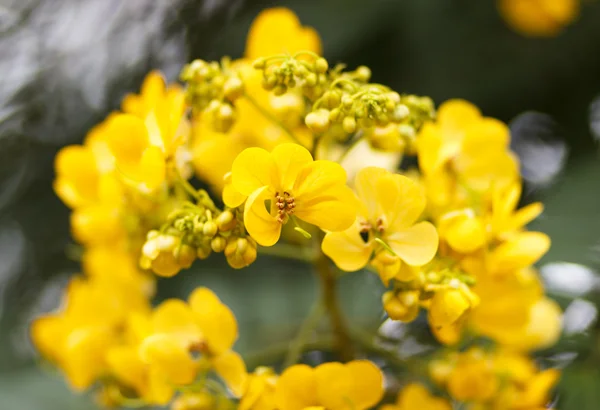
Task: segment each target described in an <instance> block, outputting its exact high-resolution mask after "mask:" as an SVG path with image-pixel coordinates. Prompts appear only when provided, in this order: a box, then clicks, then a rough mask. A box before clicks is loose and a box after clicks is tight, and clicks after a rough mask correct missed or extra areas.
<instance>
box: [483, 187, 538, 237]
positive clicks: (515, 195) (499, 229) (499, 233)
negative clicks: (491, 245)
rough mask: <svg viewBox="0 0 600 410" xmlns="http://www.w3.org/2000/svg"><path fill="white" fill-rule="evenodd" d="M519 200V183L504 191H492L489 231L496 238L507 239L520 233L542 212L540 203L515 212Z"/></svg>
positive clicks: (501, 189) (498, 189)
mask: <svg viewBox="0 0 600 410" xmlns="http://www.w3.org/2000/svg"><path fill="white" fill-rule="evenodd" d="M520 198H521V183H520V182H513V183H512V184H511V185H509V186H507V187H505V188H504V189H503V188H502V187H498V188H496V189H494V191H493V198H492V204H491V205H492V206H491V217H490V219H491V231H492V233H493V235H494V236H496V237H497V238H499V239H508V238H509V237H510V236H511V235H513V234H514V233H515V232H519V231H521V230H522V229H523V228H524V227H525V225H527V224H528V223H529V222H531V221H533V220H534V219H535V218H537V217H538V216H539V215H540V214H541V213H542V211H543V210H544V206H543V205H542V204H541V203H540V202H535V203H532V204H529V205H527V206H525V207H523V208H521V209H519V210H517V205H518V203H519V199H520Z"/></svg>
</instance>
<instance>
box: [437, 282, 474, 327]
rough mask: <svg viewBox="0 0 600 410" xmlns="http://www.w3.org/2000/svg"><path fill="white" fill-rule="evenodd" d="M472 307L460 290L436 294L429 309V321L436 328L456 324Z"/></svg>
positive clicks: (448, 290)
mask: <svg viewBox="0 0 600 410" xmlns="http://www.w3.org/2000/svg"><path fill="white" fill-rule="evenodd" d="M470 307H471V304H470V303H469V300H468V299H467V298H466V297H465V296H464V295H463V293H462V292H461V291H460V290H458V289H444V290H440V291H437V292H435V295H434V296H433V298H432V299H431V305H430V307H429V321H430V323H431V324H432V326H433V327H434V328H441V327H444V326H448V325H451V324H453V323H454V322H456V321H457V320H458V319H460V318H461V316H462V315H464V314H465V312H466V311H467V310H468V309H469V308H470Z"/></svg>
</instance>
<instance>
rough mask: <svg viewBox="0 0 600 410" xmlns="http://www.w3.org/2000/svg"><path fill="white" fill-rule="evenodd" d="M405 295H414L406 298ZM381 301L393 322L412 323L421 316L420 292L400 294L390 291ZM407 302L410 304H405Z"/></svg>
mask: <svg viewBox="0 0 600 410" xmlns="http://www.w3.org/2000/svg"><path fill="white" fill-rule="evenodd" d="M405 293H410V294H412V295H410V296H405V295H404V294H405ZM381 299H382V302H383V308H384V309H385V311H386V312H387V314H388V316H389V317H390V319H392V320H401V321H403V322H412V321H413V320H415V319H416V318H417V316H418V314H419V304H418V303H417V301H418V299H419V298H418V291H404V292H399V293H398V294H397V293H396V292H394V291H388V292H385V293H384V294H383V297H382V298H381ZM405 300H406V301H407V302H409V303H408V304H405V303H404V302H405Z"/></svg>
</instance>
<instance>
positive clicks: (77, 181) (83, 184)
mask: <svg viewBox="0 0 600 410" xmlns="http://www.w3.org/2000/svg"><path fill="white" fill-rule="evenodd" d="M54 166H55V169H56V173H57V179H56V181H55V184H54V190H55V192H56V193H57V195H58V196H60V198H61V199H62V200H63V201H64V202H65V203H66V204H67V205H68V206H70V207H77V206H82V205H86V204H90V203H93V202H94V200H95V199H96V197H97V183H98V176H99V171H98V168H97V166H96V160H95V157H94V154H93V152H92V151H91V150H89V149H88V148H87V147H83V146H81V145H71V146H68V147H65V148H63V149H61V150H60V151H59V152H58V154H57V155H56V158H55V160H54Z"/></svg>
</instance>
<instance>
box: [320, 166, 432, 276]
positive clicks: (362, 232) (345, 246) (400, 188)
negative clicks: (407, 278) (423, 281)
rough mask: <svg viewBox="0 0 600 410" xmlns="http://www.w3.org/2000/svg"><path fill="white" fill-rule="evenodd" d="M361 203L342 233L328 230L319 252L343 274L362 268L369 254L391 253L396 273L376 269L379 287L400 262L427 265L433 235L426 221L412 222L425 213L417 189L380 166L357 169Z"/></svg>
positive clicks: (356, 181) (421, 198)
mask: <svg viewBox="0 0 600 410" xmlns="http://www.w3.org/2000/svg"><path fill="white" fill-rule="evenodd" d="M355 190H356V194H357V197H358V201H359V203H360V208H359V214H358V217H357V219H356V221H355V223H354V224H353V225H352V226H351V227H350V228H348V229H347V230H345V231H344V232H330V233H328V234H327V235H325V239H324V240H323V244H322V249H323V252H324V253H325V254H326V255H327V256H329V257H330V258H331V259H333V261H334V262H335V263H336V265H337V266H338V267H339V268H340V269H343V270H345V271H355V270H358V269H361V268H363V267H364V266H365V265H367V263H369V260H370V258H371V255H372V254H373V252H376V253H382V252H383V253H385V252H389V251H388V250H386V249H385V248H383V247H382V245H381V242H378V239H379V240H381V241H383V242H384V243H385V244H387V246H389V248H391V250H392V251H393V252H394V253H395V255H394V256H395V262H396V267H397V269H381V270H380V274H381V273H384V275H381V278H382V280H383V281H384V283H387V282H388V281H389V280H390V279H392V278H393V277H395V276H397V275H398V274H399V273H401V272H403V270H401V269H400V267H401V265H402V263H401V262H404V263H406V264H408V265H411V266H420V265H424V264H426V263H428V262H429V261H431V259H432V258H433V256H434V255H435V252H436V250H437V246H438V235H437V232H436V230H435V228H434V226H433V225H432V224H431V223H429V222H418V223H417V219H418V218H419V216H420V215H421V213H422V212H423V210H424V209H425V196H424V194H423V191H422V190H421V187H419V185H417V183H415V182H414V181H412V180H410V179H409V178H407V177H405V176H403V175H396V174H392V173H390V172H388V171H386V170H384V169H382V168H377V167H368V168H364V169H363V170H361V171H360V172H359V173H358V174H357V176H356V180H355Z"/></svg>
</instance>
